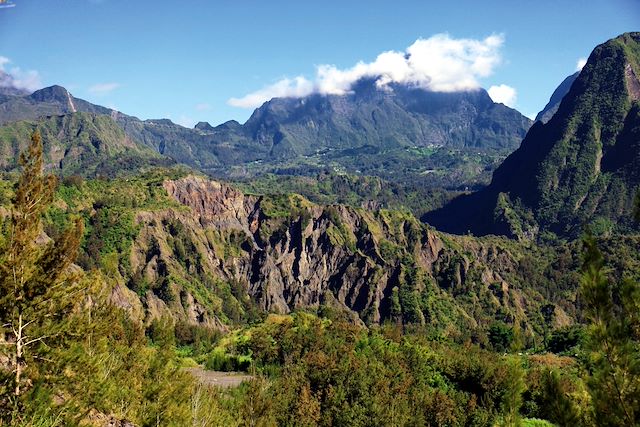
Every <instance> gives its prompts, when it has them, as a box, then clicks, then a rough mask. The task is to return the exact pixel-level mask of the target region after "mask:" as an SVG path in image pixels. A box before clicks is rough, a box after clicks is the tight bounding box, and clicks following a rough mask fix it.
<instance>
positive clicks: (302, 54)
mask: <svg viewBox="0 0 640 427" xmlns="http://www.w3.org/2000/svg"><path fill="white" fill-rule="evenodd" d="M12 1H13V3H15V7H13V8H3V9H0V57H3V58H5V59H4V60H2V59H0V66H2V67H4V69H5V71H8V72H10V73H13V74H15V75H16V77H17V78H19V79H21V80H22V81H23V82H24V84H25V85H31V86H33V85H43V86H48V85H52V84H60V85H63V86H65V87H67V88H68V89H69V90H70V91H71V93H73V94H74V95H75V96H77V97H80V98H84V99H87V100H89V101H92V102H95V103H97V104H101V105H105V106H109V107H112V108H117V109H118V110H120V111H122V112H124V113H127V114H132V115H135V116H138V117H140V118H143V119H147V118H161V117H168V118H171V119H172V120H174V121H176V122H179V123H182V124H188V125H192V124H193V123H195V122H196V121H200V120H203V121H208V122H210V123H211V124H214V125H215V124H219V123H222V122H224V121H226V120H230V119H235V120H238V121H240V122H244V121H245V120H246V119H247V118H248V117H249V115H250V114H251V112H252V109H251V108H241V107H237V106H233V105H230V104H234V105H245V106H247V105H248V104H252V102H249V101H247V102H244V103H243V102H234V101H231V102H230V100H231V99H236V100H238V99H240V100H242V99H245V101H246V99H248V98H243V97H245V96H246V95H248V94H252V93H255V92H256V91H260V90H263V89H264V88H265V87H269V86H272V85H274V84H276V86H277V85H278V84H280V85H281V86H282V85H285V86H286V90H285V92H283V93H290V92H291V91H294V92H295V91H296V90H298V89H300V88H301V87H302V88H303V89H304V88H306V89H304V90H303V92H304V91H305V90H307V91H308V90H314V89H310V88H312V87H315V86H314V85H317V84H318V83H317V82H318V78H317V76H316V75H317V67H318V66H321V65H323V64H326V65H332V66H335V70H338V71H339V72H340V73H342V74H339V76H342V75H343V74H346V73H347V72H348V70H351V69H352V67H353V66H354V65H355V64H356V63H357V62H358V61H363V62H364V63H367V64H370V63H372V62H374V61H375V60H376V58H377V56H378V55H379V54H380V53H382V52H385V51H396V52H399V53H404V52H405V51H406V49H407V48H408V47H409V46H412V45H414V43H415V42H416V40H418V39H427V40H434V39H433V36H434V35H436V34H442V33H446V34H448V39H447V40H450V41H454V42H457V41H459V40H462V39H464V40H477V41H478V42H480V43H482V42H483V41H486V40H487V38H488V37H491V36H494V37H498V38H499V39H500V43H499V46H493V47H492V48H491V49H492V50H491V55H492V56H491V59H492V60H495V61H494V62H493V63H492V65H491V66H490V67H489V69H488V70H484V71H483V72H480V73H476V74H474V75H473V76H471V77H472V78H474V79H475V80H476V81H477V83H478V84H480V85H481V86H482V87H485V88H490V87H491V86H500V85H506V86H509V87H510V88H514V89H515V91H516V93H517V97H516V99H515V103H514V106H515V108H517V109H518V110H520V111H521V112H522V113H524V114H527V115H531V114H535V113H536V112H537V111H538V110H540V109H541V108H542V107H543V106H544V104H545V103H546V101H547V100H548V98H549V96H550V95H551V92H552V91H553V89H554V88H555V87H556V86H557V85H558V83H560V81H561V80H562V79H563V78H564V77H566V76H567V75H569V74H571V73H573V72H574V71H575V69H576V63H577V61H578V60H579V59H580V58H584V57H587V56H588V55H589V53H590V52H591V50H592V49H593V47H595V46H596V45H597V44H599V43H601V42H604V41H606V40H607V39H609V38H611V37H614V36H616V35H618V34H620V33H623V32H626V31H633V30H640V25H639V24H640V2H639V1H638V0H589V1H588V2H579V1H576V0H573V1H563V0H554V1H547V0H543V1H536V2H530V1H522V0H510V1H491V0H489V1H477V0H476V1H425V0H422V1H405V0H396V1H393V2H389V1H379V0H368V1H366V2H364V1H362V2H354V1H347V0H342V1H333V0H325V1H322V2H303V1H281V0H269V1H264V0H256V1H253V0H251V1H249V0H246V1H226V0H225V1H201V0H190V1H184V2H179V1H141V0H135V1H131V0H130V1H125V0H58V1H38V0H12ZM492 40H493V39H492ZM426 52H427V53H426V54H425V55H427V58H426V59H425V58H423V61H426V62H427V63H430V62H429V58H428V55H429V53H428V52H429V51H426ZM7 60H10V62H7ZM466 65H469V64H466ZM345 70H346V71H345ZM445 74H447V73H446V70H445ZM463 74H464V73H463ZM296 77H300V78H301V80H300V81H301V82H302V85H298V83H296V82H295V80H291V79H295V78H296ZM282 79H290V80H289V81H288V82H287V81H286V80H285V81H283V80H282ZM278 82H280V83H278ZM296 85H298V86H296ZM272 89H273V87H272ZM270 90H271V89H269V90H267V91H266V93H267V94H270V93H272V92H270ZM287 91H289V92H287ZM296 93H297V92H296ZM263 95H264V93H263ZM252 99H253V98H252ZM256 99H260V98H259V97H258V98H256ZM511 101H512V102H514V101H513V99H511Z"/></svg>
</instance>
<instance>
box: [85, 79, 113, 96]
mask: <svg viewBox="0 0 640 427" xmlns="http://www.w3.org/2000/svg"><path fill="white" fill-rule="evenodd" d="M120 86H121V85H120V83H114V82H111V83H96V84H94V85H93V86H91V87H90V88H89V92H90V93H92V94H94V95H106V94H108V93H110V92H113V91H114V90H116V89H118V88H119V87H120Z"/></svg>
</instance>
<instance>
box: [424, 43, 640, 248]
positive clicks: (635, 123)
mask: <svg viewBox="0 0 640 427" xmlns="http://www.w3.org/2000/svg"><path fill="white" fill-rule="evenodd" d="M639 76H640V33H627V34H624V35H622V36H620V37H617V38H615V39H612V40H610V41H608V42H606V43H604V44H602V45H600V46H598V47H596V48H595V49H594V51H593V52H592V54H591V55H590V57H589V60H588V62H587V65H585V67H584V68H583V70H582V72H581V73H580V75H579V76H578V77H577V79H576V81H575V82H574V83H573V85H572V86H571V90H570V91H569V92H568V93H567V95H566V96H565V97H564V98H563V100H562V102H561V103H560V107H559V108H558V111H557V113H556V114H555V115H554V116H553V117H552V118H551V119H550V120H549V122H548V123H546V124H543V123H541V122H538V123H536V124H534V126H533V127H532V128H531V130H530V131H529V133H528V134H527V136H526V138H525V139H524V141H523V142H522V145H521V147H520V148H519V149H518V150H517V151H515V152H514V153H513V154H512V155H510V156H509V157H508V158H507V160H505V162H504V163H503V164H502V165H501V166H500V167H499V168H498V169H497V170H496V171H495V172H494V175H493V180H492V182H491V185H490V186H489V187H488V188H486V189H484V190H482V191H480V192H478V193H475V194H472V195H470V196H463V197H461V198H458V199H456V200H454V201H453V202H451V203H450V204H449V205H448V206H445V208H443V209H441V210H438V211H436V212H433V213H430V214H428V215H427V216H426V217H425V219H426V220H427V221H428V222H429V223H431V224H433V225H435V226H436V227H440V228H442V229H444V230H449V231H453V232H457V233H464V232H466V231H467V230H471V231H472V232H474V233H477V234H488V233H498V234H507V235H516V236H520V237H524V236H532V235H536V234H538V233H539V232H540V231H543V230H546V231H551V232H554V233H558V234H561V235H568V236H575V235H577V234H579V233H580V232H581V231H582V228H583V226H584V225H585V224H592V225H594V226H597V227H598V228H601V229H605V230H609V229H611V228H612V227H613V226H614V225H617V226H618V227H622V228H624V227H626V226H630V224H629V222H630V216H631V215H630V213H631V207H632V199H633V196H634V194H635V193H636V191H637V190H638V186H639V185H640V174H638V171H639V170H640V147H639V146H638V144H639V141H640V80H639Z"/></svg>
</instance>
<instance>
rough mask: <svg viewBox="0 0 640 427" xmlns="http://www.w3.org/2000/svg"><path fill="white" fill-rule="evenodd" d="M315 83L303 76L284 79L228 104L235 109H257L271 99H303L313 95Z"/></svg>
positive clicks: (233, 99) (232, 100) (231, 100)
mask: <svg viewBox="0 0 640 427" xmlns="http://www.w3.org/2000/svg"><path fill="white" fill-rule="evenodd" d="M313 91H314V88H313V83H311V82H310V81H309V80H307V79H305V78H304V77H302V76H298V77H296V78H295V79H282V80H280V81H278V82H276V83H274V84H272V85H271V86H267V87H265V88H263V89H260V90H258V91H256V92H253V93H250V94H249V95H246V96H243V97H242V98H231V99H229V101H227V102H228V104H229V105H231V106H233V107H241V108H255V107H258V106H260V105H262V104H263V103H265V102H266V101H268V100H270V99H271V98H301V97H303V96H307V95H310V94H311V93H313Z"/></svg>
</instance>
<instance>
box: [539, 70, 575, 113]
mask: <svg viewBox="0 0 640 427" xmlns="http://www.w3.org/2000/svg"><path fill="white" fill-rule="evenodd" d="M579 74H580V71H577V72H575V73H574V74H572V75H570V76H569V77H567V78H566V79H564V80H563V81H562V83H560V85H559V86H558V87H557V88H556V90H554V91H553V93H552V94H551V98H549V102H547V105H545V106H544V108H543V109H542V111H540V112H539V113H538V114H537V115H536V120H535V121H536V122H537V121H541V122H542V123H547V122H548V121H549V119H551V117H553V115H554V114H555V113H556V112H557V111H558V107H560V102H561V101H562V98H564V96H565V95H566V94H567V93H568V92H569V89H571V85H572V84H573V82H575V81H576V79H577V78H578V75H579Z"/></svg>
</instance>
